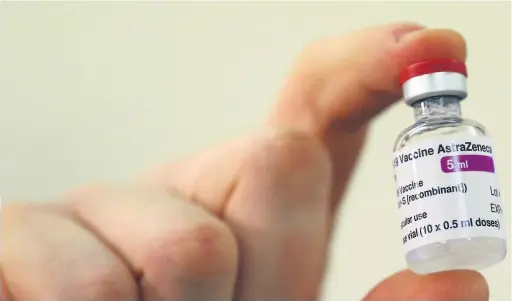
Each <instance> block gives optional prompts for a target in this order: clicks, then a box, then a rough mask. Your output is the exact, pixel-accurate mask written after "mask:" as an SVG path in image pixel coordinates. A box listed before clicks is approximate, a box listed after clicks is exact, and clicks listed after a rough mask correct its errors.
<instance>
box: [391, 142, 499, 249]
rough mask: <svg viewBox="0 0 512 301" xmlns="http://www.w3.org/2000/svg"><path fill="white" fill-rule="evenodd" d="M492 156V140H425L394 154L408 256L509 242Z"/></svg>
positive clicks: (398, 195)
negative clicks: (462, 243)
mask: <svg viewBox="0 0 512 301" xmlns="http://www.w3.org/2000/svg"><path fill="white" fill-rule="evenodd" d="M492 156H493V149H492V144H491V140H490V139H489V138H487V137H468V138H465V139H464V138H460V137H457V138H451V139H443V140H439V139H437V140H434V139H432V140H424V141H422V142H418V143H415V144H411V145H409V146H407V147H405V148H403V149H401V150H400V151H398V152H396V153H395V154H394V159H393V168H394V173H395V181H396V185H397V189H396V196H397V206H398V209H399V212H400V218H401V220H400V222H401V228H402V235H403V237H402V242H403V245H404V248H405V252H406V253H407V252H409V251H411V250H413V249H416V248H418V247H421V246H424V245H427V244H430V243H435V242H443V241H446V240H449V239H456V238H463V237H477V236H487V237H498V238H503V239H505V237H506V233H505V228H504V227H505V222H504V220H503V209H502V206H501V201H500V189H499V187H498V180H497V177H496V173H495V168H494V162H493V157H492Z"/></svg>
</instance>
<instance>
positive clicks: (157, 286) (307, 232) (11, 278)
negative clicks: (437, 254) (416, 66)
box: [0, 24, 488, 301]
mask: <svg viewBox="0 0 512 301" xmlns="http://www.w3.org/2000/svg"><path fill="white" fill-rule="evenodd" d="M465 52H466V49H465V42H464V40H463V38H462V37H461V36H460V35H459V34H457V33H455V32H453V31H449V30H426V29H422V28H421V27H419V26H417V25H411V24H393V25H386V26H379V27H373V28H367V29H363V30H361V31H358V32H355V33H353V34H350V35H347V36H345V37H342V38H333V39H326V40H321V41H318V42H315V43H312V44H311V45H310V46H308V47H307V48H306V49H305V50H304V51H303V52H302V54H301V55H300V56H299V58H298V60H297V61H296V64H295V65H294V68H293V70H292V72H291V75H290V77H289V79H288V80H287V81H286V82H285V85H284V87H283V89H282V91H281V93H280V94H279V95H278V99H277V101H276V106H275V108H274V110H273V111H272V112H271V114H270V116H269V119H268V122H267V124H266V126H265V129H263V130H262V131H261V132H260V133H256V134H253V135H250V136H247V137H244V138H243V139H241V140H239V141H234V142H232V143H229V144H227V145H223V146H220V147H218V148H215V149H212V150H209V151H207V152H205V153H203V154H201V155H199V156H197V157H194V158H191V159H188V160H184V161H182V162H178V163H170V164H166V165H163V166H161V167H159V168H156V169H154V170H150V171H148V172H146V173H144V174H143V175H142V176H141V177H140V178H138V179H137V180H136V181H135V182H136V183H135V184H132V185H111V184H99V185H91V186H88V187H84V188H80V189H77V190H74V191H72V192H71V193H69V194H67V195H66V196H65V197H64V201H63V202H60V203H51V204H45V205H41V204H30V203H12V204H5V206H4V208H3V210H2V228H1V231H2V233H1V235H2V248H1V254H0V264H1V271H2V282H3V283H4V288H5V294H4V297H3V298H4V299H7V300H123V301H125V300H180V301H187V300H213V301H215V300H240V301H243V300H315V299H317V298H318V294H319V291H320V289H321V283H322V277H323V273H324V267H325V264H326V256H327V249H328V244H329V238H330V232H331V230H332V225H333V219H334V216H335V213H336V211H337V208H338V206H339V200H340V199H341V197H342V195H343V191H344V190H345V188H346V186H347V182H348V180H349V177H350V174H351V171H352V169H353V167H354V164H355V162H356V159H357V156H358V154H359V152H360V149H361V147H362V146H363V142H364V137H365V131H366V125H367V123H368V121H369V120H370V119H371V118H372V117H373V116H375V115H376V114H378V113H379V112H381V111H382V110H384V109H385V108H386V107H388V106H389V105H391V104H392V103H393V102H395V101H396V100H398V99H399V98H400V87H399V85H398V80H397V78H398V73H399V71H400V69H401V68H402V67H404V66H405V65H407V64H409V63H411V62H414V61H417V60H422V59H428V58H434V57H452V58H456V59H460V60H464V59H465V55H466V53H465ZM361 266H364V263H361ZM356 272H358V273H365V271H362V270H361V271H354V273H356ZM345 285H346V284H345ZM487 298H488V288H487V284H486V282H485V280H484V279H483V277H482V276H481V275H480V274H479V273H477V272H471V271H452V272H445V273H439V274H435V275H428V276H418V275H415V274H413V273H411V272H409V271H402V272H398V273H396V274H394V275H392V276H391V277H389V278H387V279H385V280H384V281H382V282H381V283H379V284H378V285H377V286H375V287H374V288H373V289H372V290H371V291H370V292H369V293H368V295H367V296H366V297H365V299H366V300H461V299H471V300H486V299H487Z"/></svg>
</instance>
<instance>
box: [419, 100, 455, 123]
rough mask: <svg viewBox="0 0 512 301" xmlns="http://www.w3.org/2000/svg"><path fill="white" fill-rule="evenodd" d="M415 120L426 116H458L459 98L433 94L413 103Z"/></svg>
mask: <svg viewBox="0 0 512 301" xmlns="http://www.w3.org/2000/svg"><path fill="white" fill-rule="evenodd" d="M413 108H414V119H415V120H416V121H419V120H424V119H427V118H436V119H438V118H460V117H461V111H460V99H459V98H457V97H455V96H435V97H429V98H425V99H422V100H419V101H418V102H416V103H415V104H414V105H413Z"/></svg>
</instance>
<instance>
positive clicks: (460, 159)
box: [441, 155, 494, 173]
mask: <svg viewBox="0 0 512 301" xmlns="http://www.w3.org/2000/svg"><path fill="white" fill-rule="evenodd" d="M441 170H442V171H443V172H444V173H450V172H460V171H483V172H490V173H494V161H493V160H492V157H490V156H485V155H460V156H447V157H442V158H441Z"/></svg>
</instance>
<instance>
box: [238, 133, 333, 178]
mask: <svg viewBox="0 0 512 301" xmlns="http://www.w3.org/2000/svg"><path fill="white" fill-rule="evenodd" d="M247 163H248V164H247V167H249V168H250V169H252V170H253V171H254V172H257V173H260V172H264V173H265V175H266V176H270V177H278V176H282V177H283V178H284V179H292V178H294V177H290V176H292V175H298V176H305V175H312V176H314V177H322V178H324V177H326V176H328V175H329V173H330V157H329V153H328V152H327V149H326V148H325V146H324V145H323V143H322V142H321V141H320V140H318V139H317V138H315V137H313V136H311V135H308V134H304V133H301V132H296V131H284V132H279V133H274V134H273V135H271V136H270V137H268V136H267V137H264V138H263V141H262V143H260V144H259V145H258V146H257V147H256V148H255V149H254V151H253V153H252V154H251V156H250V157H249V160H248V162H247ZM260 176H261V174H260Z"/></svg>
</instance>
